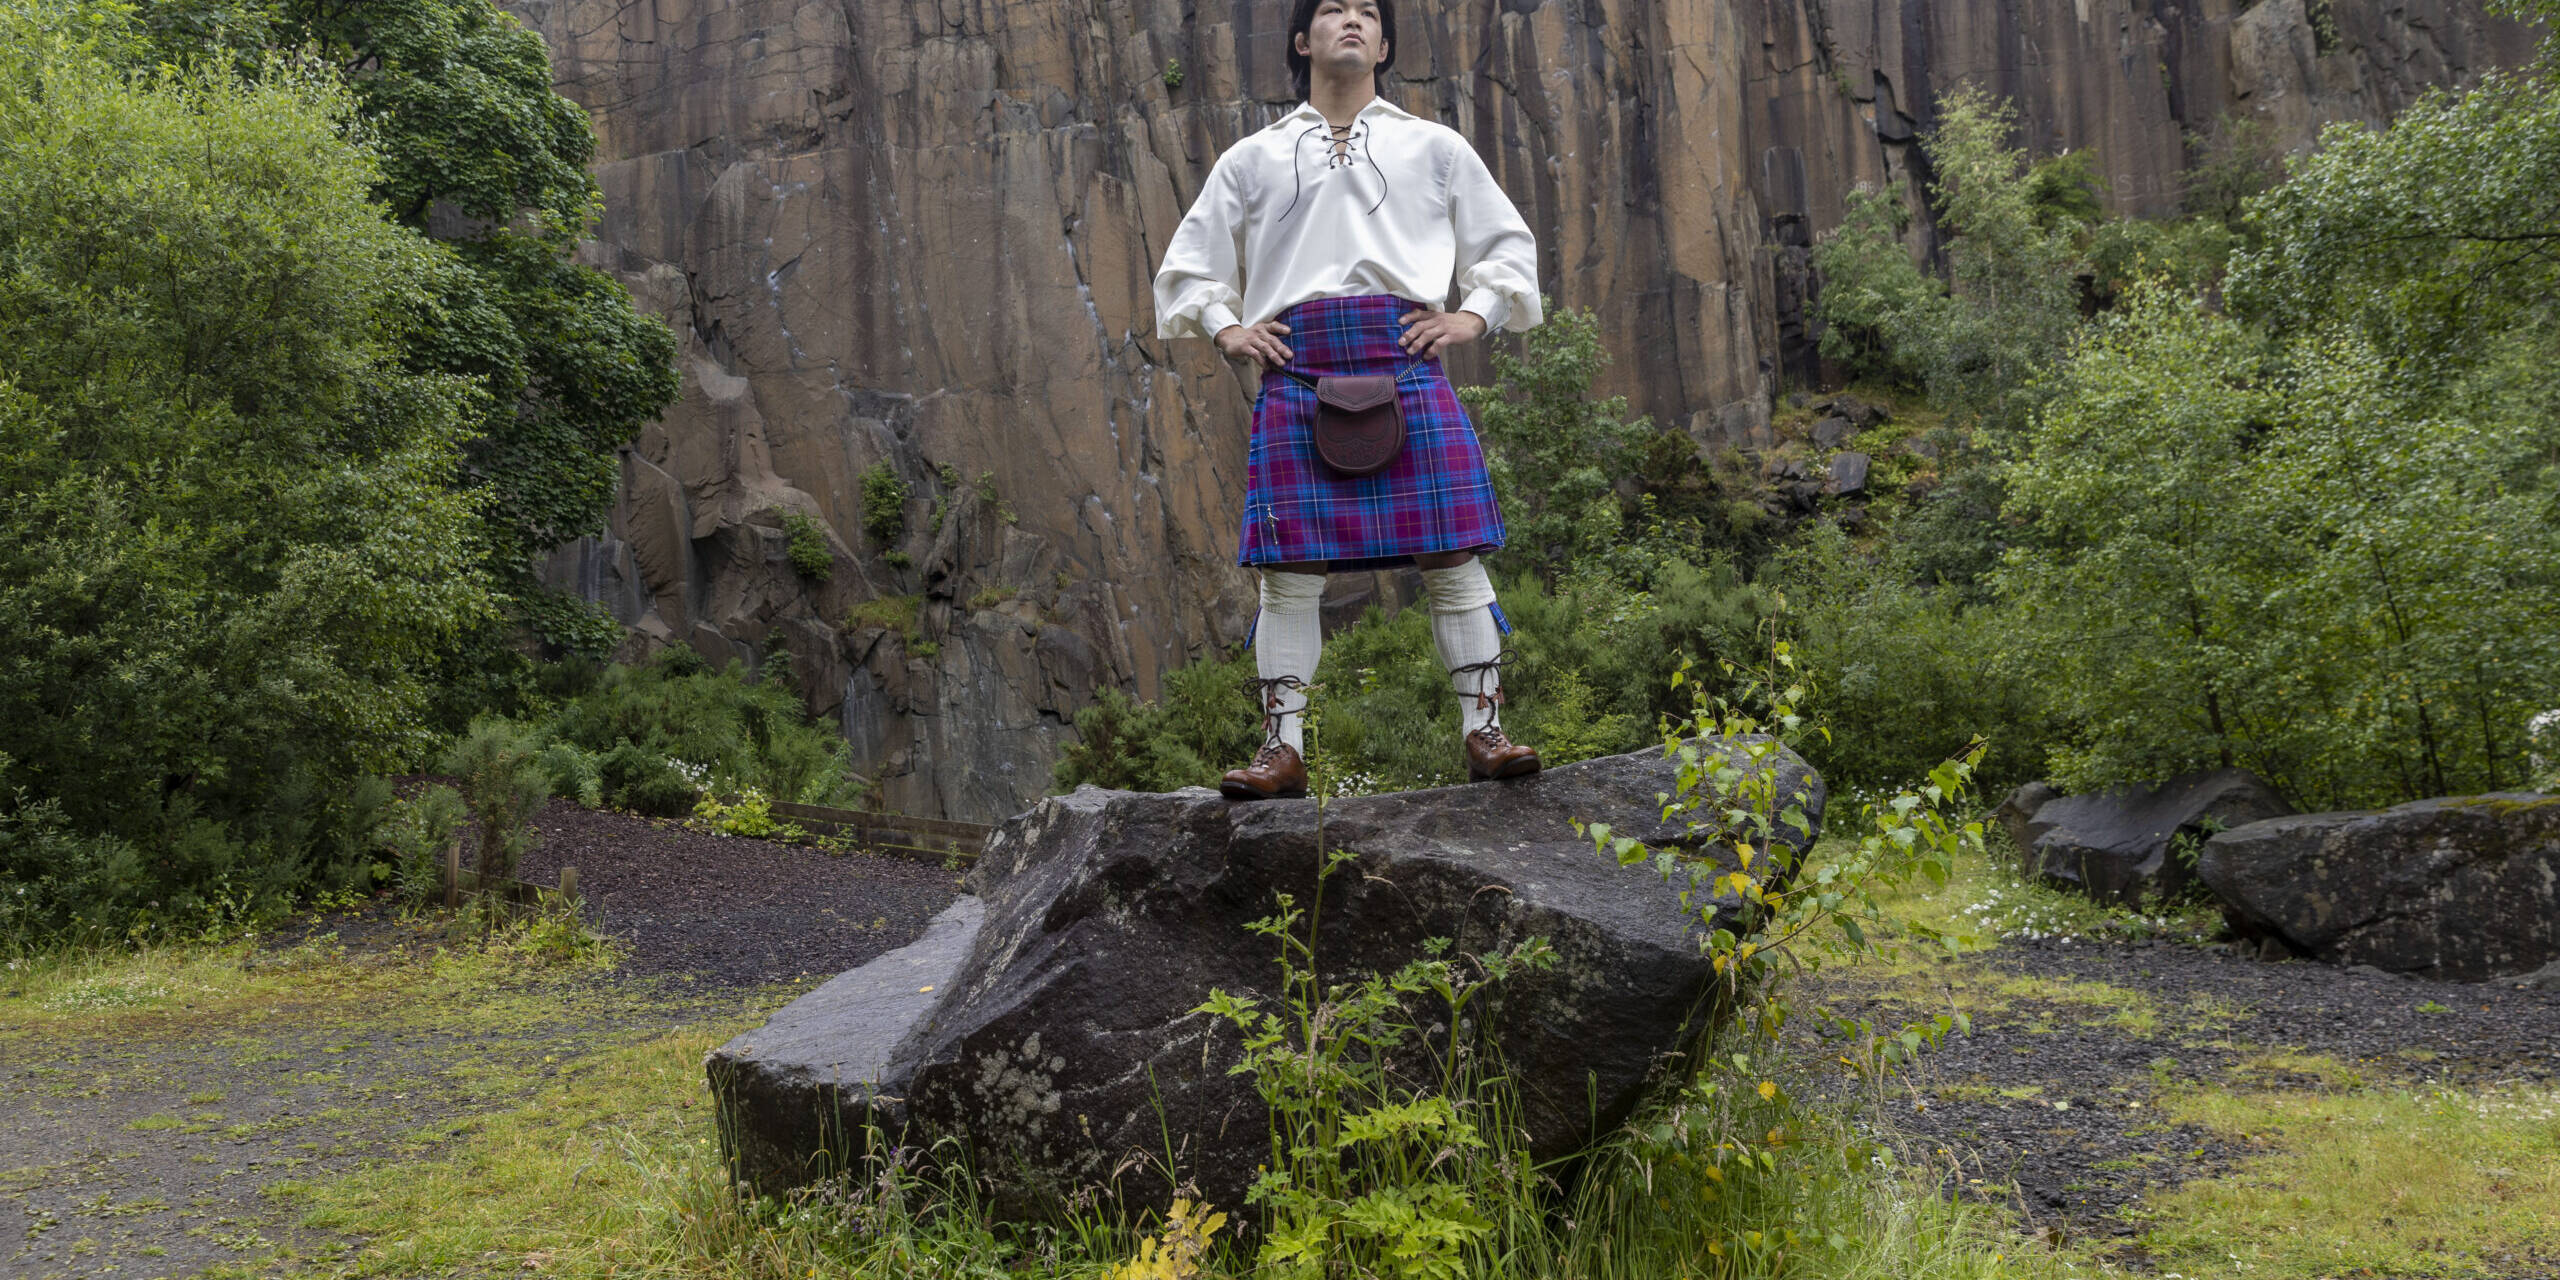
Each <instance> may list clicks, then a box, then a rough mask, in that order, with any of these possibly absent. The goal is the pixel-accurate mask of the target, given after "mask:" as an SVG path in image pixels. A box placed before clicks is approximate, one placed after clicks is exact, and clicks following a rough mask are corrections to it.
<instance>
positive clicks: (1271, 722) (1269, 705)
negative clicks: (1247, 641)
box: [1244, 676, 1307, 765]
mask: <svg viewBox="0 0 2560 1280" xmlns="http://www.w3.org/2000/svg"><path fill="white" fill-rule="evenodd" d="M1306 687H1307V682H1306V681H1304V680H1301V679H1299V678H1298V677H1296V676H1247V677H1245V680H1244V691H1245V692H1246V693H1250V694H1252V695H1254V696H1255V697H1256V698H1257V699H1258V700H1259V701H1260V702H1261V703H1262V749H1261V750H1260V751H1257V752H1255V753H1253V762H1254V763H1255V764H1257V765H1260V764H1266V763H1268V762H1269V761H1270V759H1271V757H1272V756H1273V755H1275V754H1277V753H1278V752H1279V750H1280V748H1282V747H1284V746H1287V745H1288V744H1287V743H1285V742H1282V741H1281V740H1280V721H1281V719H1282V718H1284V717H1287V716H1294V715H1297V714H1299V713H1301V712H1303V711H1305V710H1306V706H1305V705H1304V704H1300V705H1298V706H1295V707H1291V708H1289V709H1288V710H1286V711H1283V710H1281V709H1280V694H1281V692H1282V691H1283V690H1289V689H1296V690H1304V689H1305V688H1306Z"/></svg>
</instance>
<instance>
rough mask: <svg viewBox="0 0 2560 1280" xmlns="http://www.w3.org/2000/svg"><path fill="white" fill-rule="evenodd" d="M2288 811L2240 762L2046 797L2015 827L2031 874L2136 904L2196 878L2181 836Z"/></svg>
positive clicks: (2196, 837) (2200, 835) (2198, 836)
mask: <svg viewBox="0 0 2560 1280" xmlns="http://www.w3.org/2000/svg"><path fill="white" fill-rule="evenodd" d="M2291 812H2293V806H2292V805H2289V804H2286V803H2285V801H2284V797H2282V796H2279V795H2277V794H2276V793H2275V789H2274V788H2272V787H2270V786H2268V785H2267V784H2266V783H2264V782H2262V781H2260V780H2259V779H2258V777H2257V775H2255V774H2252V773H2249V772H2248V771H2246V770H2243V769H2212V770H2206V771H2201V772H2197V773H2186V774H2180V775H2178V776H2177V777H2175V778H2171V779H2170V780H2168V781H2167V782H2163V783H2160V784H2158V785H2156V786H2142V785H2133V786H2122V787H2109V788H2107V789H2106V790H2104V791H2092V792H2089V793H2087V794H2085V795H2076V796H2063V797H2061V798H2059V799H2054V800H2047V801H2046V802H2044V804H2043V805H2041V806H2039V807H2038V808H2037V809H2036V811H2035V813H2034V815H2033V816H2032V817H2031V818H2029V819H2027V821H2026V822H2025V823H2022V824H2020V825H2019V826H2018V827H2015V828H2013V831H2016V832H2017V833H2018V834H2022V835H2025V836H2027V837H2028V844H2027V846H2026V854H2027V871H2028V873H2029V874H2031V875H2034V876H2036V877H2037V878H2039V879H2041V880H2043V881H2045V882H2046V883H2048V884H2052V885H2055V886H2057V887H2060V888H2066V889H2077V890H2079V891H2080V892H2082V893H2085V894H2087V895H2089V896H2090V897H2092V898H2095V899H2097V900H2098V901H2100V902H2112V903H2117V904H2120V905H2123V906H2128V907H2131V906H2140V905H2141V904H2142V903H2143V901H2144V900H2146V899H2149V898H2155V897H2165V896H2167V895H2169V894H2173V893H2176V892H2177V891H2178V890H2180V889H2183V888H2185V887H2186V886H2187V885H2188V884H2190V883H2192V882H2193V880H2194V876H2193V873H2192V872H2191V871H2190V870H2189V869H2188V866H2187V859H2186V858H2182V857H2180V856H2179V850H2178V844H2179V841H2180V838H2181V837H2184V838H2185V839H2186V840H2188V841H2191V842H2201V841H2202V840H2203V839H2204V838H2205V836H2206V835H2208V834H2209V833H2210V831H2212V830H2227V829H2229V828H2232V827H2238V826H2244V825H2246V824H2248V823H2252V822H2256V821H2258V820H2260V819H2262V818H2272V817H2276V816H2278V815H2281V814H2287V813H2291Z"/></svg>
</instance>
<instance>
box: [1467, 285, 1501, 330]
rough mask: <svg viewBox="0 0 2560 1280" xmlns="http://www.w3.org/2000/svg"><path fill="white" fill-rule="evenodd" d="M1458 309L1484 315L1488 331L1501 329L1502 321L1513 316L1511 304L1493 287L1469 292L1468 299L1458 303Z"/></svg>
mask: <svg viewBox="0 0 2560 1280" xmlns="http://www.w3.org/2000/svg"><path fill="white" fill-rule="evenodd" d="M1458 310H1460V311H1472V312H1474V313H1476V314H1477V315H1479V316H1482V317H1483V318H1484V331H1485V332H1486V333H1492V332H1493V331H1495V330H1497V329H1500V328H1501V327H1502V322H1503V321H1505V320H1508V319H1510V318H1511V304H1509V303H1507V302H1504V301H1503V300H1502V295H1501V294H1499V293H1496V292H1494V291H1493V290H1491V289H1478V290H1476V291H1475V292H1473V293H1470V294H1468V295H1467V300H1466V301H1464V302H1461V303H1459V304H1458Z"/></svg>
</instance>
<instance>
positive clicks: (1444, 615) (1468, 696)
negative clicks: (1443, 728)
mask: <svg viewBox="0 0 2560 1280" xmlns="http://www.w3.org/2000/svg"><path fill="white" fill-rule="evenodd" d="M1422 588H1423V590H1424V591H1426V592H1429V593H1430V596H1431V639H1432V642H1433V643H1434V644H1437V645H1438V646H1439V648H1440V661H1441V664H1442V665H1444V666H1446V667H1448V668H1449V672H1450V674H1449V687H1451V688H1452V689H1455V690H1457V693H1458V732H1459V733H1460V734H1469V733H1473V732H1475V731H1476V730H1478V729H1481V728H1483V727H1484V726H1486V725H1489V724H1492V723H1493V721H1494V711H1495V708H1496V707H1497V706H1498V705H1499V704H1500V701H1501V698H1502V677H1501V674H1500V673H1499V672H1498V671H1496V670H1494V669H1493V668H1490V667H1488V668H1486V669H1484V670H1482V671H1468V672H1464V673H1461V672H1459V671H1458V668H1460V667H1463V666H1467V665H1469V664H1472V663H1478V662H1490V661H1492V660H1493V659H1494V658H1495V657H1497V656H1499V655H1500V654H1501V653H1502V633H1503V632H1504V631H1506V630H1508V628H1507V627H1504V626H1503V625H1501V623H1500V622H1499V619H1500V618H1501V616H1502V614H1501V611H1500V610H1498V609H1496V608H1495V607H1494V603H1493V579H1492V578H1491V577H1490V576H1488V575H1487V574H1486V573H1485V571H1484V561H1482V560H1469V561H1468V562H1466V563H1465V564H1462V565H1459V566H1458V567H1457V568H1455V569H1425V570H1423V571H1422Z"/></svg>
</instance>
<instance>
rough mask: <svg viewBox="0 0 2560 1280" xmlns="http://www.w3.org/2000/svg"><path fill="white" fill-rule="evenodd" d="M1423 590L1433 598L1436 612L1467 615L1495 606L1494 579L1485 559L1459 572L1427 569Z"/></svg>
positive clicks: (1432, 605) (1423, 578) (1424, 571)
mask: <svg viewBox="0 0 2560 1280" xmlns="http://www.w3.org/2000/svg"><path fill="white" fill-rule="evenodd" d="M1422 589H1423V590H1424V591H1425V592H1427V593H1429V595H1430V597H1431V611H1432V612H1433V613H1467V612H1471V611H1473V610H1476V609H1483V608H1489V607H1491V606H1492V604H1493V576H1492V575H1491V574H1488V573H1486V572H1485V571H1484V561H1482V560H1469V561H1468V562H1466V563H1465V564H1462V565H1459V566H1458V567H1457V568H1455V569H1425V570H1423V571H1422Z"/></svg>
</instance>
